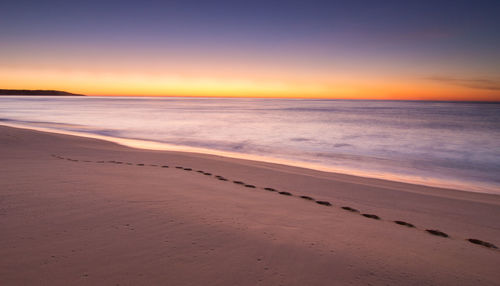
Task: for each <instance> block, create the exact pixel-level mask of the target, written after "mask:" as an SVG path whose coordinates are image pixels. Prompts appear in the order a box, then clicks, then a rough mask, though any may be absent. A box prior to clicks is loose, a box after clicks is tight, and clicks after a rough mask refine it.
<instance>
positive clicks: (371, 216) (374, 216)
mask: <svg viewBox="0 0 500 286" xmlns="http://www.w3.org/2000/svg"><path fill="white" fill-rule="evenodd" d="M361 215H362V216H364V217H367V218H372V219H380V217H379V216H378V215H374V214H361Z"/></svg>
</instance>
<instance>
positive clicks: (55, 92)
mask: <svg viewBox="0 0 500 286" xmlns="http://www.w3.org/2000/svg"><path fill="white" fill-rule="evenodd" d="M0 95H47V96H85V95H83V94H75V93H70V92H66V91H60V90H42V89H35V90H30V89H0Z"/></svg>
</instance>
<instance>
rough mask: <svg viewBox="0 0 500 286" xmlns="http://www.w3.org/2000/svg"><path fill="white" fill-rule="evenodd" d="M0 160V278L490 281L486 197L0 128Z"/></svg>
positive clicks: (498, 209) (495, 277) (18, 281)
mask: <svg viewBox="0 0 500 286" xmlns="http://www.w3.org/2000/svg"><path fill="white" fill-rule="evenodd" d="M0 158H1V161H0V162H1V164H0V233H1V235H0V284H1V285H498V281H500V272H499V271H498V265H499V264H500V251H499V250H498V249H496V248H494V246H495V245H496V246H500V221H499V219H498V218H500V196H499V195H495V194H485V193H472V192H465V191H459V190H452V189H444V188H436V187H429V186H422V185H415V184H407V183H401V182H395V181H388V180H382V179H373V178H364V177H357V176H351V175H347V174H338V173H329V172H321V171H316V170H310V169H305V168H299V167H292V166H286V165H280V164H272V163H265V162H259V161H251V160H243V159H234V158H227V157H222V156H215V155H209V154H197V153H187V152H171V151H153V150H143V149H133V148H129V147H125V146H121V145H118V144H115V143H111V142H106V141H101V140H96V139H91V138H83V137H76V136H69V135H63V134H56V133H44V132H39V131H33V130H27V129H17V128H11V127H5V126H0ZM395 221H398V222H399V224H398V223H395ZM469 239H472V242H474V243H472V242H470V241H469Z"/></svg>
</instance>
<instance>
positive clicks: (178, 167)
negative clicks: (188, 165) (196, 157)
mask: <svg viewBox="0 0 500 286" xmlns="http://www.w3.org/2000/svg"><path fill="white" fill-rule="evenodd" d="M175 168H177V169H184V167H181V166H175Z"/></svg>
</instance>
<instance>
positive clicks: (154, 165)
mask: <svg viewBox="0 0 500 286" xmlns="http://www.w3.org/2000/svg"><path fill="white" fill-rule="evenodd" d="M149 166H151V167H158V165H156V164H149Z"/></svg>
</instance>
